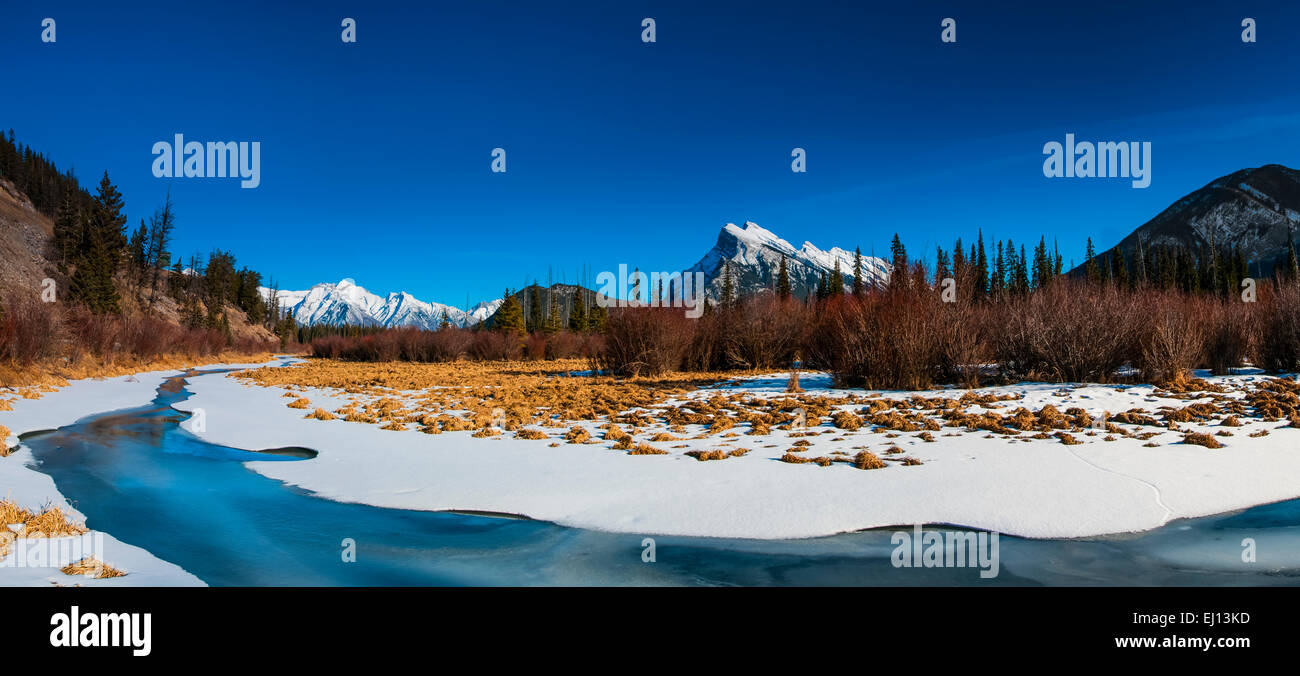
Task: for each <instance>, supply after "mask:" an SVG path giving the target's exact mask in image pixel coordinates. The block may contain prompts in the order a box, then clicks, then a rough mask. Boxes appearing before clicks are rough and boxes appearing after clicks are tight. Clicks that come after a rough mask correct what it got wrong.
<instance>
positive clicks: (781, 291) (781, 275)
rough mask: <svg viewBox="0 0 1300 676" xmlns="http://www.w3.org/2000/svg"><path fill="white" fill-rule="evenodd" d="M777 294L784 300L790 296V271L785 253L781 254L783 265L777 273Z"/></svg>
mask: <svg viewBox="0 0 1300 676" xmlns="http://www.w3.org/2000/svg"><path fill="white" fill-rule="evenodd" d="M776 295H777V297H778V298H780V299H782V300H785V299H788V298H789V297H790V271H789V270H788V269H787V268H786V262H785V254H781V267H780V268H779V269H778V270H777V273H776Z"/></svg>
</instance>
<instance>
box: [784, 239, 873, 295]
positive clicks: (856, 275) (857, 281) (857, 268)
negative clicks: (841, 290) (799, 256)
mask: <svg viewBox="0 0 1300 676" xmlns="http://www.w3.org/2000/svg"><path fill="white" fill-rule="evenodd" d="M781 262H782V264H783V265H784V263H785V254H782V255H781ZM862 288H863V285H862V247H859V246H855V247H853V295H855V296H861V295H862Z"/></svg>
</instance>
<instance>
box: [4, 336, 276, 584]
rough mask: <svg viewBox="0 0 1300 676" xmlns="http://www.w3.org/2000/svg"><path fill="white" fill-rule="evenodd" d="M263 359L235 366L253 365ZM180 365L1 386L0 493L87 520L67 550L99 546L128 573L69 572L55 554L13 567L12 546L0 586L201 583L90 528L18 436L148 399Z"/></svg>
mask: <svg viewBox="0 0 1300 676" xmlns="http://www.w3.org/2000/svg"><path fill="white" fill-rule="evenodd" d="M260 363H261V362H258V363H253V364H239V365H234V366H240V367H251V366H257V365H259V364H260ZM181 373H183V371H179V370H154V371H147V372H143V373H133V374H127V375H119V376H116V377H111V378H99V379H84V380H72V381H67V382H66V384H65V385H63V386H56V385H54V384H48V383H47V384H46V385H45V386H44V387H41V388H40V389H39V390H38V391H33V390H30V389H14V388H4V389H3V390H0V399H4V400H5V401H6V406H5V409H4V410H0V426H3V427H4V428H7V429H8V431H9V434H8V436H7V438H6V439H4V440H0V444H2V445H3V446H4V448H5V450H6V454H7V455H6V456H5V457H0V499H6V500H9V501H11V502H12V503H13V504H15V505H16V506H18V507H20V508H22V509H26V510H29V511H32V512H37V513H39V512H45V511H46V510H48V509H50V508H57V509H59V510H61V511H62V512H63V513H64V514H65V515H67V517H68V519H69V521H71V522H72V523H78V524H84V525H85V526H87V527H90V529H89V530H88V531H87V532H86V533H85V534H84V535H79V536H75V538H68V539H77V540H78V541H79V543H78V546H79V547H80V549H77V548H75V547H69V551H86V550H87V548H90V547H92V546H93V547H102V551H101V552H96V553H97V554H98V558H100V559H102V560H103V561H104V563H106V564H108V565H109V566H112V567H113V568H115V569H119V570H121V571H123V572H125V573H126V574H125V575H123V576H121V577H105V578H95V577H85V576H72V575H66V574H64V573H62V572H60V570H59V568H60V567H61V562H60V565H52V564H53V563H56V562H51V565H39V566H38V565H28V566H22V567H18V566H15V565H14V563H15V561H16V558H15V557H16V556H17V554H16V553H15V552H11V553H10V554H9V556H7V557H4V558H0V586H31V585H38V586H52V585H67V586H70V585H82V586H128V587H129V586H198V585H202V584H203V582H202V581H201V580H199V579H198V578H197V577H195V576H193V575H191V574H190V573H188V572H186V571H185V570H183V569H181V568H180V567H179V566H176V565H173V564H171V563H168V562H166V561H163V560H161V559H158V558H156V557H154V556H153V555H151V554H150V553H149V552H147V551H145V550H143V549H140V548H139V547H134V546H132V545H129V544H126V543H124V542H121V541H119V540H117V539H116V538H114V537H113V536H112V535H111V534H109V533H104V532H101V531H97V530H93V526H94V524H89V523H85V516H84V515H83V514H82V513H81V512H80V511H79V510H77V509H76V507H75V506H74V505H73V504H72V503H71V502H70V501H69V500H68V499H67V498H66V497H65V496H64V495H63V494H62V493H60V492H59V490H58V488H57V486H55V484H54V481H53V480H52V479H51V478H50V477H49V476H47V475H45V474H43V473H41V472H40V471H39V470H37V469H35V466H36V463H37V461H36V460H35V458H33V457H32V454H31V452H30V451H29V450H28V449H27V448H26V447H25V446H23V445H22V444H21V442H20V439H19V437H20V436H21V435H24V434H28V433H32V432H39V431H41V430H51V429H56V428H59V427H62V426H64V425H67V424H70V423H72V422H75V421H76V420H78V419H81V418H84V417H87V416H90V415H94V414H98V413H103V412H107V411H113V410H119V409H124V408H131V407H136V406H143V405H146V404H148V403H149V402H151V401H152V400H153V398H154V395H155V393H156V391H157V389H158V387H159V386H160V385H162V383H163V381H164V380H166V379H167V378H169V377H173V376H177V375H180V374H181ZM24 393H26V394H25V396H24ZM56 539H64V538H56ZM69 544H71V543H69ZM83 545H84V546H83ZM67 563H74V561H68V562H67Z"/></svg>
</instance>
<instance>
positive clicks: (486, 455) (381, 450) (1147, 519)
mask: <svg viewBox="0 0 1300 676" xmlns="http://www.w3.org/2000/svg"><path fill="white" fill-rule="evenodd" d="M1263 378H1264V376H1259V375H1247V376H1233V377H1227V378H1209V380H1210V381H1211V382H1217V383H1230V384H1242V383H1249V382H1250V381H1251V380H1252V379H1261V380H1262V379H1263ZM784 385H785V377H784V375H781V376H769V377H755V378H748V379H743V380H741V381H739V382H738V383H734V384H730V385H726V386H723V387H722V388H720V390H701V391H697V392H695V393H693V394H692V395H691V396H700V397H704V396H709V395H711V394H716V393H718V392H719V391H721V392H722V393H731V392H736V391H741V392H751V393H755V394H758V395H763V396H775V395H779V394H780V393H781V392H782V391H783V389H784ZM803 385H804V387H805V388H806V389H807V390H809V392H810V393H814V394H825V395H827V396H844V395H845V394H847V391H845V390H833V389H830V388H829V386H828V385H829V382H828V379H827V378H826V377H825V376H818V375H809V376H806V377H805V378H804V380H803ZM189 389H190V390H191V391H192V392H194V395H193V396H191V397H190V398H189V399H188V400H186V401H185V402H182V403H181V404H180V405H179V406H178V408H180V409H182V410H185V411H192V410H194V409H196V408H202V409H203V410H204V416H203V418H204V422H205V424H204V426H203V429H202V430H201V431H197V430H194V429H191V428H192V427H193V426H192V425H190V424H189V423H188V422H187V423H184V424H183V425H185V426H186V428H187V429H190V431H191V432H194V433H197V434H198V435H199V436H201V437H202V438H204V439H206V440H208V441H210V442H214V443H219V444H223V445H227V446H232V447H237V448H244V449H249V450H258V449H268V448H275V447H281V446H306V447H309V448H313V449H315V450H317V451H319V456H318V457H316V458H314V459H312V460H307V461H302V462H252V463H249V464H248V465H249V467H250V468H251V469H253V470H255V471H257V472H260V473H262V474H264V475H266V476H268V477H272V478H276V479H280V480H282V481H285V482H287V483H289V484H293V485H296V486H300V487H302V488H305V489H308V490H311V491H314V492H315V493H317V494H319V495H321V496H322V497H326V498H331V499H336V500H341V501H348V502H359V503H365V504H370V505H374V506H379V507H392V508H404V509H423V510H476V511H487V512H503V513H511V514H521V515H526V516H529V517H532V518H536V519H543V520H547V521H553V522H555V523H559V524H562V525H567V526H574V527H580V528H591V529H600V530H607V531H617V532H629V533H644V534H671V535H698V536H718V537H740V538H799V537H812V536H820V535H828V534H833V533H839V532H845V531H853V530H859V529H864V528H872V527H884V526H893V525H901V524H914V523H947V524H955V525H962V526H969V527H973V528H980V529H989V530H995V531H999V532H1002V533H1008V534H1013V535H1020V536H1026V537H1038V538H1061V537H1083V536H1094V535H1101V534H1109V533H1120V532H1129V531H1141V530H1147V529H1151V528H1155V527H1158V526H1160V525H1162V524H1164V523H1167V522H1168V521H1169V520H1171V519H1175V518H1182V517H1195V516H1205V515H1209V514H1215V513H1220V512H1225V511H1231V510H1235V509H1241V508H1245V507H1249V506H1253V505H1257V504H1262V503H1267V502H1273V501H1277V500H1283V499H1288V498H1294V497H1297V496H1300V452H1297V441H1300V429H1280V428H1281V427H1282V426H1283V425H1285V424H1286V423H1285V421H1283V422H1280V423H1279V422H1276V421H1274V422H1263V421H1259V420H1256V419H1252V418H1249V417H1244V418H1243V421H1244V422H1245V425H1244V426H1242V427H1234V428H1232V429H1231V434H1232V436H1231V437H1216V438H1218V439H1220V441H1222V442H1223V444H1224V448H1221V449H1209V448H1204V447H1201V446H1194V445H1187V444H1184V443H1181V440H1182V433H1180V432H1174V431H1171V430H1167V429H1165V428H1162V427H1141V428H1139V427H1134V428H1133V429H1134V430H1135V431H1143V432H1156V433H1158V434H1157V435H1156V436H1155V437H1154V438H1151V439H1149V440H1145V439H1143V440H1140V439H1136V438H1131V437H1122V436H1121V437H1118V438H1114V440H1111V441H1107V440H1105V438H1106V436H1107V435H1106V433H1105V432H1099V433H1097V434H1095V435H1087V434H1081V433H1076V434H1075V436H1076V437H1077V438H1078V440H1079V441H1081V442H1083V443H1080V444H1077V445H1065V444H1062V443H1060V442H1059V441H1058V440H1057V439H1032V438H1030V435H1018V436H1015V437H1008V436H1001V435H992V434H988V433H986V432H983V431H980V432H967V431H963V430H960V429H958V428H949V427H944V428H943V429H942V430H940V431H935V432H933V438H934V441H933V442H926V441H924V440H922V439H921V438H919V437H918V435H916V434H913V433H903V434H898V435H896V436H895V437H892V438H891V437H887V436H886V434H885V433H884V432H882V431H875V432H872V431H869V427H870V426H869V425H866V426H863V428H862V429H861V430H858V431H853V432H849V431H845V430H838V429H833V430H831V432H830V433H825V434H820V435H816V436H810V437H804V438H806V439H807V441H809V442H810V443H811V446H810V447H809V450H807V451H805V452H802V453H800V455H801V456H805V457H808V456H819V455H828V454H830V453H831V452H833V451H836V450H839V451H844V452H847V453H848V454H849V455H850V456H851V455H852V454H853V453H854V452H855V451H854V449H855V448H856V447H861V446H866V447H867V448H869V449H870V450H871V451H872V452H874V453H876V454H878V455H880V454H881V453H882V449H884V448H886V447H888V446H891V445H897V446H898V447H899V449H900V450H901V451H903V452H904V453H906V455H907V456H910V457H913V458H916V459H918V460H920V461H922V464H919V465H911V466H905V465H903V464H900V463H896V462H891V463H889V464H888V466H887V467H885V468H884V469H880V470H871V471H864V470H860V469H856V468H855V467H853V466H852V465H849V464H844V463H835V464H832V465H830V466H826V467H821V466H818V465H815V464H789V463H785V462H781V461H780V460H779V458H780V457H781V456H782V455H784V454H785V453H786V451H787V450H789V449H790V447H791V444H792V442H794V441H796V440H795V439H791V438H789V435H790V432H787V431H783V430H777V429H774V430H772V432H771V433H770V434H767V435H761V436H744V435H742V436H739V437H735V438H731V439H726V438H722V437H720V436H719V435H717V434H714V435H710V436H709V437H708V438H706V439H686V440H682V441H676V442H671V443H659V444H655V445H656V446H657V447H659V448H661V449H663V450H665V451H668V453H667V454H665V455H639V456H632V455H628V454H626V453H625V452H622V451H617V450H612V449H611V448H610V446H611V444H612V442H608V441H602V442H600V443H598V444H589V445H581V444H565V443H561V444H560V445H558V446H554V447H552V446H550V445H549V444H550V442H551V441H555V440H556V439H554V438H552V439H550V440H544V441H535V440H522V439H515V438H512V435H511V434H510V433H506V434H505V435H503V436H501V437H497V438H489V439H478V438H471V436H470V434H471V433H470V432H445V433H443V434H438V435H426V434H421V433H419V432H416V431H406V432H401V431H390V430H383V429H380V428H379V427H378V426H376V425H369V424H363V423H352V422H344V421H342V420H332V421H321V420H314V419H304V417H303V414H304V413H305V411H303V410H301V409H294V408H288V407H287V406H286V400H287V399H286V398H285V397H284V394H285V392H286V391H285V390H284V389H282V388H278V387H261V386H255V385H249V384H245V382H244V381H240V380H237V379H233V378H230V377H225V376H208V377H201V378H195V379H192V380H191V382H190V385H189ZM964 392H965V391H964V390H935V391H931V392H921V393H917V392H883V393H880V394H882V395H883V396H885V397H888V398H899V399H905V398H909V397H912V396H914V395H917V394H921V395H924V396H946V397H958V396H961V395H962V394H963V393H964ZM977 392H980V393H994V394H1016V395H1020V396H1021V400H1020V401H1013V402H1007V404H1009V407H1008V408H1010V407H1016V406H1025V407H1027V408H1030V409H1037V408H1039V407H1041V406H1042V405H1044V404H1048V403H1050V404H1053V405H1055V406H1056V407H1057V408H1058V409H1060V410H1061V411H1065V410H1067V409H1068V408H1071V407H1079V408H1083V409H1086V410H1088V411H1089V412H1090V413H1092V414H1093V415H1099V414H1101V413H1102V412H1103V411H1108V412H1112V413H1115V412H1122V411H1128V410H1130V409H1134V408H1141V409H1144V410H1146V411H1148V412H1152V413H1154V412H1156V409H1157V408H1158V407H1160V406H1171V407H1174V408H1182V407H1185V406H1187V405H1189V404H1191V403H1194V401H1196V400H1191V399H1177V398H1171V397H1163V396H1156V394H1155V389H1154V388H1152V387H1150V386H1128V387H1123V386H1101V385H1088V386H1070V385H1065V386H1063V385H1059V384H1028V383H1027V384H1019V385H1014V386H1006V387H998V388H985V389H983V390H978V391H977ZM293 393H294V395H295V396H305V397H307V398H309V399H310V400H311V402H312V406H313V407H321V408H325V409H327V410H333V409H337V408H339V407H342V406H345V405H346V404H347V403H348V400H349V398H350V397H348V396H347V395H344V394H343V393H341V392H338V391H322V390H312V389H307V390H303V389H295V390H294V392H293ZM856 393H857V394H862V391H857V392H856ZM859 407H860V406H845V408H846V409H847V408H854V409H856V408H859ZM970 410H972V411H975V412H978V410H979V409H978V408H973V409H970ZM1003 412H1004V413H1005V412H1007V410H1003ZM602 423H603V421H602ZM587 426H588V427H589V428H590V429H591V430H592V434H593V437H597V438H598V437H599V432H598V431H597V429H598V425H597V424H596V423H590V424H588V425H587ZM691 427H694V426H691ZM747 427H748V426H747V425H744V426H741V427H739V428H738V430H739V431H742V432H743V431H744V429H745V428H747ZM822 427H823V428H829V423H823V425H822ZM1181 427H1182V428H1183V429H1184V430H1186V431H1206V432H1209V433H1210V434H1214V433H1215V432H1217V431H1223V430H1224V429H1225V428H1222V427H1218V426H1217V425H1216V424H1214V423H1207V424H1204V425H1200V424H1195V423H1192V424H1185V425H1182V426H1181ZM1262 429H1268V430H1269V431H1270V434H1269V435H1268V436H1262V437H1258V438H1254V437H1250V436H1248V435H1249V434H1250V433H1252V432H1257V431H1259V430H1262ZM646 431H647V432H650V433H653V432H655V431H657V428H655V427H651V428H649V429H648V430H646ZM699 431H700V430H699V429H698V428H696V429H694V430H693V431H692V434H690V435H687V436H695V435H696V433H698V432H699ZM547 432H548V433H549V434H550V435H551V436H552V437H555V436H557V434H559V433H562V430H556V429H548V430H547ZM637 436H638V439H641V438H642V437H643V436H645V435H644V434H638V435H637ZM1144 442H1146V443H1155V444H1157V445H1156V446H1155V447H1148V446H1146V445H1144ZM724 444H726V445H729V446H724ZM683 445H684V446H685V448H675V446H683ZM719 447H724V448H726V447H743V448H748V449H750V452H749V453H748V454H747V455H744V456H741V457H732V458H728V459H725V460H717V461H707V462H700V461H697V460H695V459H694V458H691V457H688V456H686V455H684V453H686V452H688V451H690V450H696V449H700V450H704V449H716V448H719ZM882 457H885V456H883V455H882ZM892 457H901V456H898V455H895V456H892Z"/></svg>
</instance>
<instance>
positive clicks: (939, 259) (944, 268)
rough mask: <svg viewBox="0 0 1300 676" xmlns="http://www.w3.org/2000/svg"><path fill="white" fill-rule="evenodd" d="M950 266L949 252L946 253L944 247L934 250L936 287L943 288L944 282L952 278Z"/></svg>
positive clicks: (937, 247)
mask: <svg viewBox="0 0 1300 676" xmlns="http://www.w3.org/2000/svg"><path fill="white" fill-rule="evenodd" d="M949 265H950V263H949V261H948V252H947V251H944V250H943V247H941V246H936V247H935V248H934V285H935V286H936V287H940V286H942V285H943V280H945V279H948V278H949V277H952V268H951V267H949Z"/></svg>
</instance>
